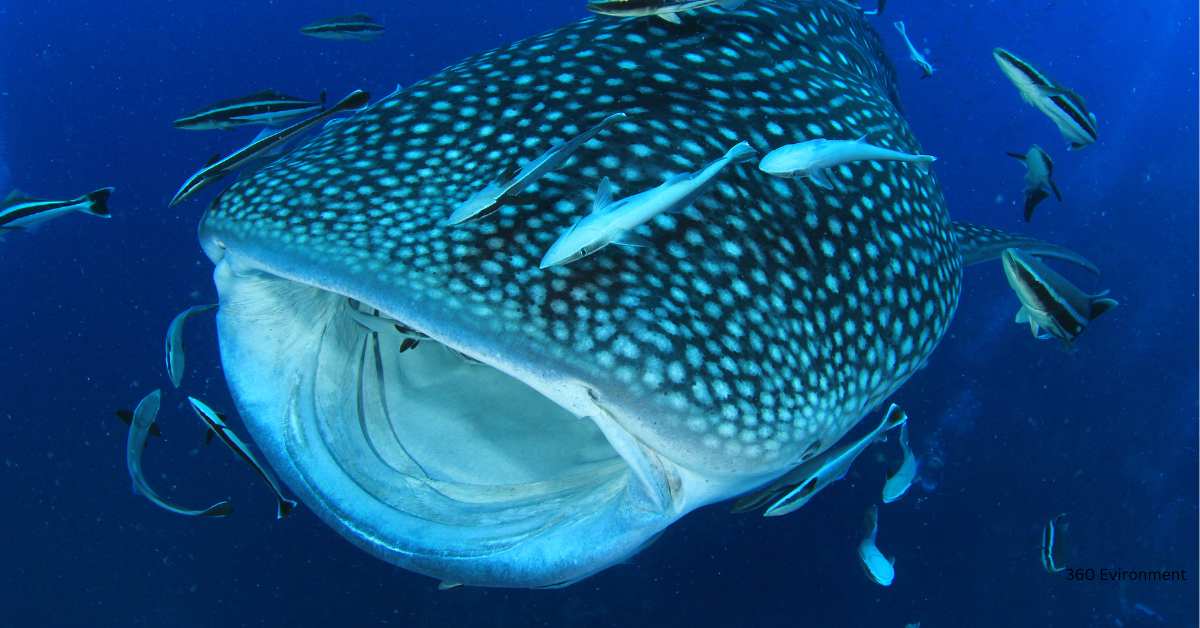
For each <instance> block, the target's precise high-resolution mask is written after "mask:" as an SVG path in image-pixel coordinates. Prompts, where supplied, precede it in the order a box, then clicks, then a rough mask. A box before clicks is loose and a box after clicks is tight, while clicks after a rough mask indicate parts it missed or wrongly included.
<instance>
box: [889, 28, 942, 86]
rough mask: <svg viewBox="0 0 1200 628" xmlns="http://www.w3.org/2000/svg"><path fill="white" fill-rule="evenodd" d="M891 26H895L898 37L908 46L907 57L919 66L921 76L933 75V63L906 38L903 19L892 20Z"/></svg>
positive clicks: (906, 29)
mask: <svg viewBox="0 0 1200 628" xmlns="http://www.w3.org/2000/svg"><path fill="white" fill-rule="evenodd" d="M892 26H894V27H896V31H897V32H899V33H900V37H901V38H902V39H904V46H905V47H907V48H908V58H910V59H912V62H913V63H915V64H917V67H919V68H921V78H923V79H927V78H929V77H931V76H933V64H932V63H930V62H929V60H928V59H926V58H925V55H924V54H921V51H920V50H917V47H916V46H914V45H913V43H912V40H911V39H909V38H908V28H907V27H905V26H904V22H903V21H898V22H892Z"/></svg>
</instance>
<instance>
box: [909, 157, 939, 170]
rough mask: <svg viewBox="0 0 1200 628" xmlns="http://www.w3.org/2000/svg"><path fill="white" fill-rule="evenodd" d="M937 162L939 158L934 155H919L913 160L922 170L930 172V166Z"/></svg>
mask: <svg viewBox="0 0 1200 628" xmlns="http://www.w3.org/2000/svg"><path fill="white" fill-rule="evenodd" d="M935 161H937V157H934V156H933V155H917V158H916V159H914V160H913V163H914V164H917V167H918V168H920V169H921V170H924V171H925V172H929V164H932V163H933V162H935Z"/></svg>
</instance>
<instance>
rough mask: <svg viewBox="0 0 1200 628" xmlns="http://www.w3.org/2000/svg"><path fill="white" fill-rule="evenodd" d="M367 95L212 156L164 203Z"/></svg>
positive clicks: (360, 103)
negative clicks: (228, 152)
mask: <svg viewBox="0 0 1200 628" xmlns="http://www.w3.org/2000/svg"><path fill="white" fill-rule="evenodd" d="M370 98H371V97H370V95H369V94H367V93H366V92H364V91H362V90H354V91H353V92H350V94H349V95H347V96H346V97H345V98H343V99H341V100H340V101H338V103H337V104H335V105H334V106H332V107H330V108H328V109H326V110H325V111H322V112H321V113H319V114H317V115H315V116H312V117H310V118H308V119H307V120H301V121H299V122H297V123H295V124H293V125H291V126H289V127H287V128H284V129H280V130H278V131H274V132H271V133H269V134H262V133H260V134H259V135H258V137H256V138H255V139H254V141H252V142H250V143H249V144H247V145H245V146H243V147H241V148H239V149H237V150H235V151H234V152H232V153H230V154H229V155H228V156H225V157H220V156H218V157H215V158H213V159H212V161H210V162H209V163H208V165H206V166H204V167H203V168H201V169H200V170H198V171H196V173H195V174H193V175H192V176H190V177H188V179H187V180H186V181H184V182H183V185H181V186H179V190H178V191H177V192H175V196H174V197H173V198H171V201H170V202H169V203H167V206H168V207H174V206H175V205H178V204H179V203H181V202H183V201H184V200H186V199H187V198H189V197H190V196H192V195H193V194H195V193H196V192H199V191H200V190H201V189H203V188H204V187H207V186H208V185H209V184H211V183H214V182H215V181H217V180H219V179H221V178H222V177H224V176H225V175H227V174H229V173H230V172H233V171H234V170H237V169H238V168H241V167H243V166H246V165H247V164H252V163H255V162H256V161H258V160H259V159H261V158H262V157H263V155H265V154H268V153H270V152H271V151H272V150H274V149H276V148H278V147H279V146H281V145H284V144H287V143H288V142H290V141H292V140H293V139H294V138H296V136H298V135H300V134H301V133H303V132H304V131H306V130H308V129H309V128H311V127H313V126H314V125H317V124H319V123H321V122H324V121H326V120H328V119H329V118H331V117H333V116H335V115H337V114H339V113H341V112H343V111H347V110H350V109H356V108H358V107H362V106H363V105H365V104H367V101H368V100H370Z"/></svg>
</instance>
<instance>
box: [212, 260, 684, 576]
mask: <svg viewBox="0 0 1200 628" xmlns="http://www.w3.org/2000/svg"><path fill="white" fill-rule="evenodd" d="M205 248H206V250H207V251H209V253H210V256H212V257H213V259H214V261H215V262H216V263H217V268H216V272H215V276H216V283H217V287H218V290H219V291H220V295H221V309H220V313H219V316H218V326H219V331H220V340H221V353H222V362H223V364H224V365H225V369H226V375H227V378H228V380H229V382H230V387H231V390H232V391H233V394H234V397H235V400H236V402H237V405H238V407H239V410H240V411H241V413H242V415H243V417H244V420H245V421H246V423H247V425H248V427H249V429H250V432H251V434H252V435H253V436H254V438H255V440H256V442H257V443H258V444H259V446H260V447H261V448H262V449H263V450H264V452H265V453H266V455H267V457H268V459H270V460H271V462H272V464H273V466H275V467H276V468H277V470H278V471H279V472H280V475H281V476H282V477H283V478H284V480H285V481H286V482H287V483H288V484H289V486H291V487H292V489H293V490H295V491H297V492H298V493H299V494H300V496H301V497H302V498H303V500H304V502H305V503H306V504H308V505H309V506H310V507H311V508H313V509H314V510H315V511H316V512H317V513H318V514H319V515H320V516H321V517H322V518H323V519H325V520H326V521H327V522H328V523H330V524H331V525H332V526H333V527H334V528H336V529H338V530H339V531H340V532H342V533H343V534H344V535H346V536H347V537H348V538H350V539H351V540H353V541H354V542H356V543H358V544H359V545H362V546H364V547H365V548H366V549H368V550H369V551H371V552H373V553H375V554H377V555H380V556H381V557H383V558H385V559H388V560H391V561H392V562H396V563H400V564H403V565H404V566H406V567H409V568H412V569H414V570H417V571H420V572H423V573H426V574H428V575H432V576H435V577H438V578H442V579H444V580H450V581H454V582H464V581H465V582H466V583H468V584H480V585H489V584H495V585H500V586H553V585H555V584H559V583H563V582H570V581H574V580H577V579H579V578H581V577H585V576H587V575H590V574H591V573H594V572H596V571H599V570H600V569H603V568H604V567H606V566H608V565H610V564H613V563H615V562H619V561H620V560H623V559H625V558H627V557H628V556H629V555H631V554H633V553H634V552H636V551H637V550H638V549H639V548H640V547H641V546H642V545H643V544H644V543H645V542H647V540H648V539H650V538H652V537H653V536H654V535H656V534H657V533H658V532H660V531H661V530H662V529H663V528H664V527H666V525H668V524H669V523H671V522H672V521H674V520H675V519H677V518H678V517H679V516H681V515H682V514H683V506H682V502H681V495H679V494H678V493H679V492H680V491H681V485H680V478H679V475H678V468H677V467H676V466H675V465H674V464H673V463H671V462H670V461H668V460H666V459H665V458H664V457H662V456H660V455H659V454H657V453H656V452H654V451H652V450H651V449H650V448H648V447H647V446H645V445H644V444H643V443H641V442H640V441H638V440H637V439H636V438H634V437H633V436H631V435H630V434H629V433H628V432H626V431H625V430H624V428H622V427H621V425H620V424H619V422H618V421H617V420H616V419H615V417H614V416H613V414H612V413H611V412H610V411H609V410H608V409H607V408H605V407H604V406H603V404H602V403H601V402H600V400H599V397H598V395H597V393H596V392H595V391H593V390H591V389H590V388H588V387H587V386H586V385H584V384H582V383H579V382H570V381H562V380H556V379H554V378H553V375H552V374H549V373H544V372H543V373H539V372H537V371H536V368H530V367H526V366H522V365H520V364H516V363H508V362H505V359H504V357H503V356H499V355H496V354H494V353H492V352H491V351H490V350H489V348H488V347H487V346H484V345H472V344H470V343H463V342H462V341H461V340H458V341H448V340H447V337H446V336H445V335H444V334H445V333H447V329H441V328H429V327H426V326H423V325H421V324H415V323H414V322H413V321H409V320H405V319H404V318H401V317H396V316H394V315H392V314H389V313H388V308H387V305H386V304H382V303H372V302H371V301H369V300H366V299H365V298H364V295H361V294H353V293H351V291H348V290H344V289H343V290H334V289H331V288H330V287H327V286H321V285H317V284H316V283H315V282H313V281H311V280H307V281H300V280H297V279H296V278H289V277H285V276H283V275H282V274H276V272H273V271H271V270H268V269H266V268H265V267H264V266H263V265H261V264H260V263H259V262H257V261H249V260H248V259H247V258H244V257H239V256H237V255H235V254H232V253H228V252H227V251H225V249H224V248H223V247H222V246H221V245H216V244H215V243H213V242H209V243H207V245H206V247H205ZM598 535H599V536H602V537H603V539H604V540H603V542H602V543H600V542H596V540H597V538H598Z"/></svg>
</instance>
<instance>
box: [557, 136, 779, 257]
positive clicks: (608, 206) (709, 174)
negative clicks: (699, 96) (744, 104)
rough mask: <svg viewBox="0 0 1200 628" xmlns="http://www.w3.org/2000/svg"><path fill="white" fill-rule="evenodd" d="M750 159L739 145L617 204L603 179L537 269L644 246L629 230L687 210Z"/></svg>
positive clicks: (749, 150)
mask: <svg viewBox="0 0 1200 628" xmlns="http://www.w3.org/2000/svg"><path fill="white" fill-rule="evenodd" d="M754 156H755V152H754V149H753V148H751V147H750V144H748V143H747V142H741V143H739V144H737V145H735V146H733V147H732V148H730V149H729V150H728V151H726V153H725V155H724V156H722V157H721V158H720V159H717V160H716V161H713V162H712V163H710V164H708V165H707V166H705V167H704V168H702V169H700V170H698V171H696V172H685V173H683V174H678V175H675V176H673V177H671V178H670V179H667V180H666V181H665V182H663V183H662V185H659V186H658V187H656V188H654V189H651V190H647V191H645V192H640V193H638V194H634V195H633V196H628V197H626V198H623V199H620V200H617V201H614V200H612V184H611V183H610V182H609V180H608V179H607V178H605V179H604V180H603V181H602V182H601V183H600V187H599V189H597V190H596V198H595V200H594V201H593V204H592V213H590V214H588V215H587V216H584V217H583V218H580V219H579V221H578V222H576V223H575V225H574V226H572V227H571V228H570V229H569V230H567V232H566V233H564V234H562V235H561V236H559V238H558V240H555V242H554V244H552V245H551V246H550V249H549V250H547V251H546V254H545V255H544V256H543V257H542V261H541V264H540V265H539V267H540V268H543V269H545V268H550V267H551V266H560V265H562V264H569V263H571V262H573V261H575V260H578V259H581V258H583V257H586V256H588V255H591V254H592V253H595V252H596V251H599V250H600V249H602V248H604V247H606V246H608V245H609V244H613V243H617V244H628V245H632V246H644V244H642V243H641V242H639V241H638V240H637V239H636V238H637V237H636V236H635V235H634V234H632V233H631V232H632V231H633V229H635V228H637V227H638V226H640V225H642V224H645V223H646V222H647V221H649V220H650V219H652V218H654V217H655V216H657V215H659V214H661V213H663V212H669V211H684V210H686V209H688V208H689V207H690V206H691V204H692V201H694V200H696V197H698V196H700V195H701V194H703V193H704V190H705V189H707V188H708V186H709V185H710V184H712V183H713V181H714V180H715V179H716V176H717V175H718V174H719V173H720V172H721V170H722V169H724V168H725V166H728V165H729V164H733V163H740V162H743V161H747V160H750V159H753V158H754Z"/></svg>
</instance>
